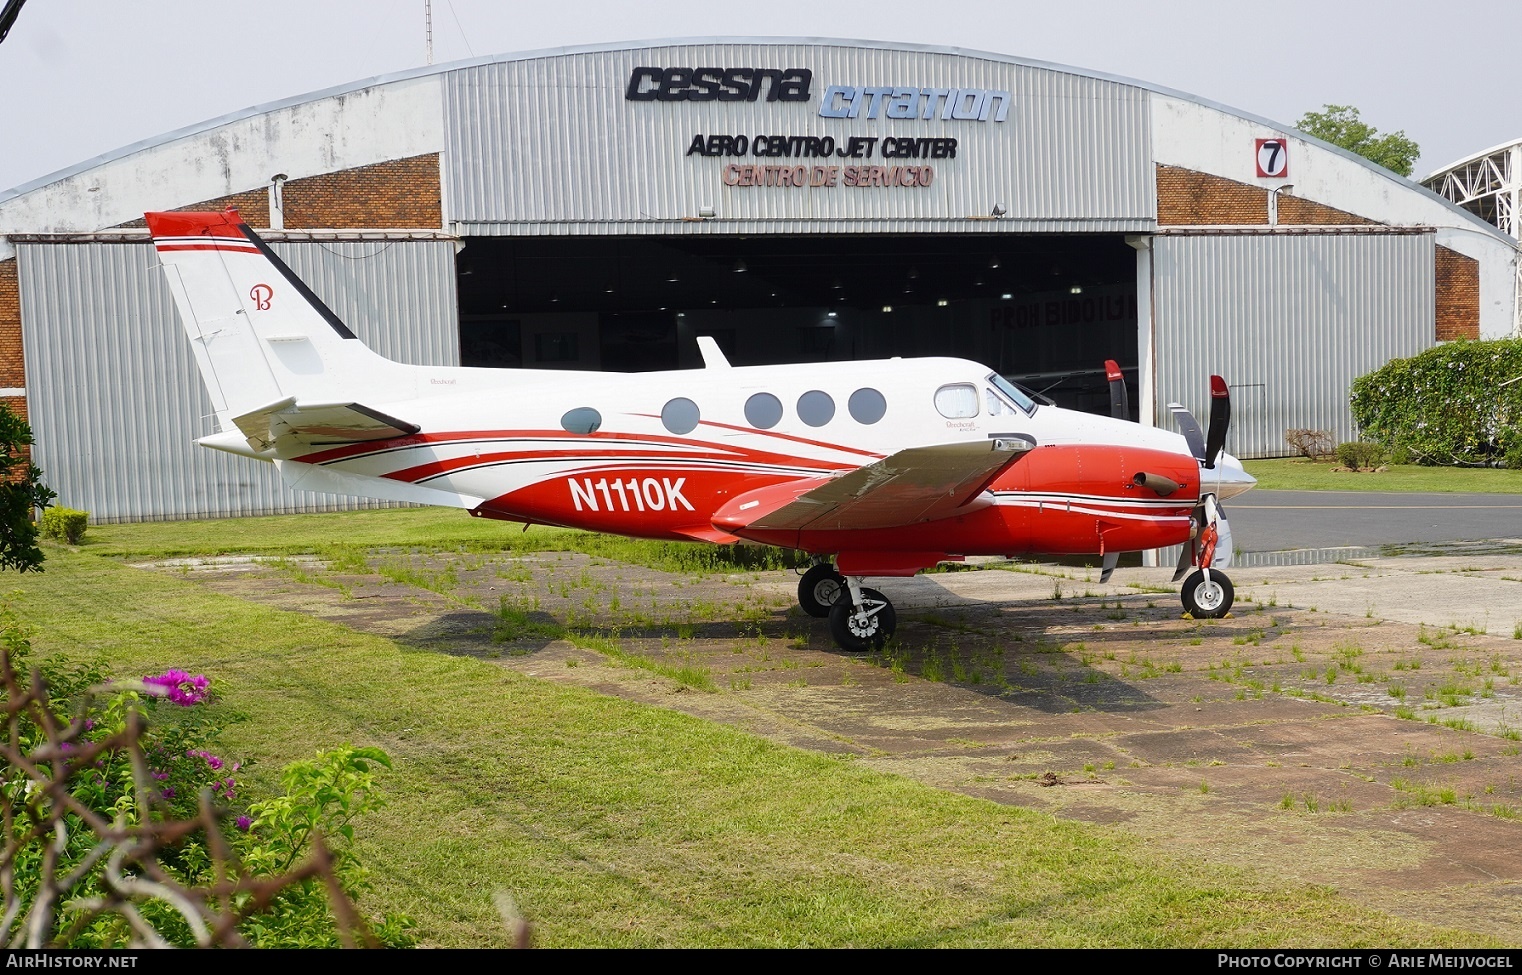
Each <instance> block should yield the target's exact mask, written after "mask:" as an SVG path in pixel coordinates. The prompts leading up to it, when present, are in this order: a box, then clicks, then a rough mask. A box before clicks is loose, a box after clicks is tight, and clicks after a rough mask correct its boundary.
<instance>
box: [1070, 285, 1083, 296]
mask: <svg viewBox="0 0 1522 975" xmlns="http://www.w3.org/2000/svg"><path fill="white" fill-rule="evenodd" d="M1068 294H1070V295H1081V294H1083V285H1081V284H1075V285H1073V286H1072V287H1071V288H1069V289H1068Z"/></svg>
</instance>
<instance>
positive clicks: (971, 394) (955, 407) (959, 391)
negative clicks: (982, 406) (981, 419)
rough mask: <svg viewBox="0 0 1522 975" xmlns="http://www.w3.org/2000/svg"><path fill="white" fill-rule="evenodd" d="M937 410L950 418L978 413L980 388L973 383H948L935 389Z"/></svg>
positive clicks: (958, 418) (954, 418) (957, 418)
mask: <svg viewBox="0 0 1522 975" xmlns="http://www.w3.org/2000/svg"><path fill="white" fill-rule="evenodd" d="M935 410H936V412H937V413H939V414H941V416H944V417H945V418H946V419H948V420H961V419H966V418H968V417H974V416H977V415H978V388H977V387H976V386H974V385H973V384H972V383H948V384H947V385H945V386H942V387H941V388H940V389H938V390H936V391H935Z"/></svg>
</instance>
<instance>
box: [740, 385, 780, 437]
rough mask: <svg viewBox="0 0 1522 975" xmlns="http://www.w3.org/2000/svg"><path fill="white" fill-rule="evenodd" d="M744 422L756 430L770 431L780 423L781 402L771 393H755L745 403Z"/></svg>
mask: <svg viewBox="0 0 1522 975" xmlns="http://www.w3.org/2000/svg"><path fill="white" fill-rule="evenodd" d="M745 422H746V423H749V424H750V425H751V426H753V427H755V428H756V429H757V430H770V429H771V428H772V427H774V426H776V425H777V424H778V423H781V422H782V401H781V400H780V399H778V398H777V397H775V396H773V395H772V394H771V393H757V394H755V395H754V396H752V397H751V398H750V399H748V400H746V401H745Z"/></svg>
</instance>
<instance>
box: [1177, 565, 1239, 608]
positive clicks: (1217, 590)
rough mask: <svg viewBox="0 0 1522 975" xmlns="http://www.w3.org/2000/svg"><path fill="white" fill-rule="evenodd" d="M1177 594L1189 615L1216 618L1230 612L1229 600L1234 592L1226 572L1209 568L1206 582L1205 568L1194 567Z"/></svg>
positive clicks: (1232, 597)
mask: <svg viewBox="0 0 1522 975" xmlns="http://www.w3.org/2000/svg"><path fill="white" fill-rule="evenodd" d="M1179 596H1180V598H1181V599H1183V601H1184V609H1185V611H1187V612H1188V613H1189V615H1190V616H1193V617H1194V618H1195V619H1197V620H1218V619H1220V618H1221V617H1223V616H1225V615H1226V614H1227V613H1228V612H1230V610H1231V601H1232V599H1234V598H1235V596H1236V594H1235V593H1234V592H1233V591H1232V588H1231V580H1230V579H1228V578H1226V573H1224V572H1218V571H1215V570H1211V573H1210V581H1208V582H1207V581H1206V580H1205V570H1203V569H1196V570H1194V573H1193V574H1192V575H1190V576H1189V578H1187V579H1185V580H1184V588H1183V591H1182V592H1180V593H1179Z"/></svg>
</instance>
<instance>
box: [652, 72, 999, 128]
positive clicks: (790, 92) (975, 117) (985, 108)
mask: <svg viewBox="0 0 1522 975" xmlns="http://www.w3.org/2000/svg"><path fill="white" fill-rule="evenodd" d="M813 80H814V72H813V71H810V70H809V69H808V68H783V69H778V68H648V67H641V68H635V69H634V71H633V72H632V73H631V74H630V75H629V87H628V88H627V89H625V91H624V97H625V98H627V99H628V100H629V101H633V102H712V101H719V102H754V101H758V100H760V98H761V94H762V92H763V91H764V92H765V93H766V100H767V101H768V102H806V101H808V100H809V94H810V93H809V86H810V85H811V84H812V83H813ZM1012 100H1013V99H1012V98H1011V96H1010V93H1009V92H1008V91H1004V90H1001V89H992V88H918V87H905V86H899V85H831V86H830V87H828V88H826V89H825V91H824V98H822V99H821V100H820V103H819V117H820V118H844V119H855V118H868V119H875V118H890V119H914V118H918V119H935V118H939V119H941V120H943V121H945V120H948V119H955V120H958V121H978V122H990V121H992V122H1003V121H1004V120H1005V119H1007V118H1009V105H1010V102H1011V101H1012Z"/></svg>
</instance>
